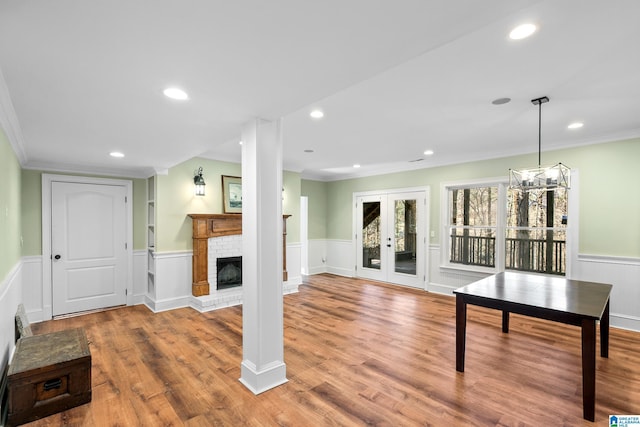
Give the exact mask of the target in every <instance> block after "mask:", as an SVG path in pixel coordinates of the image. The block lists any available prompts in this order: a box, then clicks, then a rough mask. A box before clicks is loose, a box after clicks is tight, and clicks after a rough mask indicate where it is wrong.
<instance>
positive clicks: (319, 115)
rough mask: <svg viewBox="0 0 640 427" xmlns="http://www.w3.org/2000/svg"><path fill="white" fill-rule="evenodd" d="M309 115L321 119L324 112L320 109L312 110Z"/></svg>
mask: <svg viewBox="0 0 640 427" xmlns="http://www.w3.org/2000/svg"><path fill="white" fill-rule="evenodd" d="M309 115H310V116H311V117H313V118H314V119H321V118H323V117H324V113H323V112H322V111H320V110H313V111H312V112H311V113H310V114H309Z"/></svg>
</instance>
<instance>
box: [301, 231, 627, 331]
mask: <svg viewBox="0 0 640 427" xmlns="http://www.w3.org/2000/svg"><path fill="white" fill-rule="evenodd" d="M352 246H353V244H352V242H351V241H350V240H330V239H327V240H321V239H318V240H309V263H310V265H309V271H310V272H312V274H318V273H332V274H337V275H341V276H346V277H354V276H355V272H354V263H355V261H354V250H353V248H352ZM323 259H324V260H326V266H325V265H324V264H325V263H322V260H323ZM440 260H441V258H440V246H439V245H430V246H429V272H428V277H427V291H429V292H434V293H440V294H444V295H453V291H454V290H455V289H456V288H459V287H461V286H464V285H467V284H469V283H471V282H474V281H476V280H480V279H482V278H484V277H486V276H487V274H486V273H481V272H473V271H465V270H456V269H453V268H442V267H440ZM312 263H313V264H312ZM571 271H572V276H571V278H572V279H576V280H585V281H591V282H602V283H610V284H612V285H613V290H612V292H611V306H610V310H611V314H610V315H611V326H614V327H617V328H623V329H630V330H634V331H640V304H639V302H640V281H639V279H638V278H639V277H640V259H638V258H625V257H613V256H600V255H597V256H596V255H586V254H579V255H578V256H577V257H576V258H575V259H573V260H572V267H571Z"/></svg>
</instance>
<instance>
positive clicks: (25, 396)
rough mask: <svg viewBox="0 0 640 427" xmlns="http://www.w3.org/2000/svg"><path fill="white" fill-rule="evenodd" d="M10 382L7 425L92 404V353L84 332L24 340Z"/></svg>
mask: <svg viewBox="0 0 640 427" xmlns="http://www.w3.org/2000/svg"><path fill="white" fill-rule="evenodd" d="M7 380H8V391H9V399H8V400H9V402H8V407H9V408H8V410H9V414H8V417H7V426H15V425H19V424H24V423H27V422H30V421H34V420H37V419H40V418H43V417H46V416H48V415H52V414H55V413H57V412H61V411H64V410H66V409H69V408H73V407H74V406H79V405H82V404H84V403H88V402H90V401H91V353H90V351H89V346H88V343H87V337H86V336H85V333H84V330H83V329H70V330H66V331H60V332H52V333H49V334H44V335H34V336H25V337H22V338H20V339H19V340H18V343H17V344H16V350H15V353H14V356H13V360H12V362H11V365H10V366H9V372H8V376H7Z"/></svg>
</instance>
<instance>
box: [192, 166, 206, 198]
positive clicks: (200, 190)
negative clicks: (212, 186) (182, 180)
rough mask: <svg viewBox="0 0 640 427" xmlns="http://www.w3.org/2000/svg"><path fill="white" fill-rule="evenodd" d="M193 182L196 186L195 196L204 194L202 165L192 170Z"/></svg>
mask: <svg viewBox="0 0 640 427" xmlns="http://www.w3.org/2000/svg"><path fill="white" fill-rule="evenodd" d="M194 174H195V176H194V177H193V183H194V184H195V187H196V196H204V186H205V183H204V178H203V177H202V166H201V167H199V168H198V170H197V171H195V172H194Z"/></svg>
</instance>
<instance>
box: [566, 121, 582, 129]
mask: <svg viewBox="0 0 640 427" xmlns="http://www.w3.org/2000/svg"><path fill="white" fill-rule="evenodd" d="M582 126H584V123H582V122H574V123H571V124H570V125H569V126H567V128H569V129H580V128H581V127H582Z"/></svg>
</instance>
